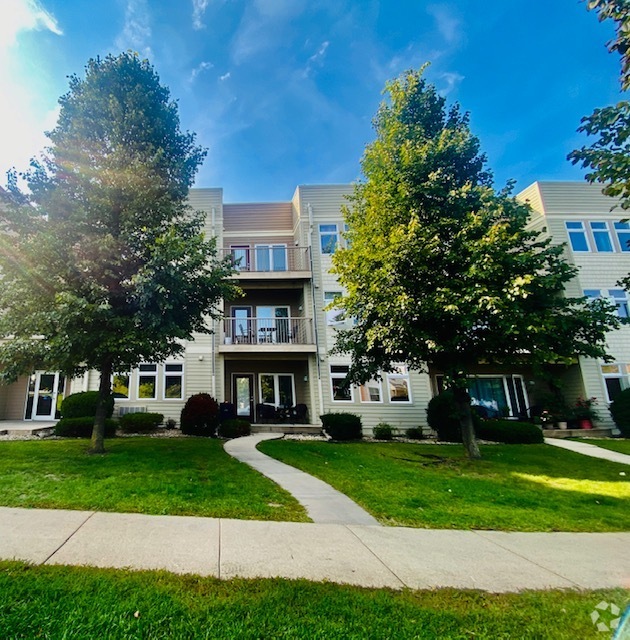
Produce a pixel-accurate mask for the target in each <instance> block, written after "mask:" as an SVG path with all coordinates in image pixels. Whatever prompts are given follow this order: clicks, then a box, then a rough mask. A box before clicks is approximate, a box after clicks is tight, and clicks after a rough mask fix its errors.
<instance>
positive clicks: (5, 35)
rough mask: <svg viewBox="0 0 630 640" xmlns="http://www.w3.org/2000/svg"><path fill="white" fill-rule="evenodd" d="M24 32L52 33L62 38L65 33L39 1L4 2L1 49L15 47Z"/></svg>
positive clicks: (19, 0) (0, 32) (13, 0)
mask: <svg viewBox="0 0 630 640" xmlns="http://www.w3.org/2000/svg"><path fill="white" fill-rule="evenodd" d="M22 31H51V32H52V33H54V34H56V35H58V36H61V35H63V31H62V30H61V28H60V27H59V23H58V22H57V20H56V19H55V17H54V16H53V15H52V14H51V13H49V12H48V11H46V9H44V7H42V5H41V4H40V3H39V2H38V1H37V0H3V2H2V20H0V49H2V50H3V52H4V50H5V49H6V48H7V47H11V46H13V45H14V44H15V43H16V41H17V37H18V35H19V34H20V32H22Z"/></svg>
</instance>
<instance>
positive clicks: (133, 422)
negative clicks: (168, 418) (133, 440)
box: [118, 412, 164, 433]
mask: <svg viewBox="0 0 630 640" xmlns="http://www.w3.org/2000/svg"><path fill="white" fill-rule="evenodd" d="M162 422H164V416H163V415H162V414H161V413H150V412H145V413H126V414H125V415H124V416H120V418H119V419H118V423H119V425H120V430H121V431H123V432H124V433H147V432H149V431H155V429H157V428H158V425H160V424H162Z"/></svg>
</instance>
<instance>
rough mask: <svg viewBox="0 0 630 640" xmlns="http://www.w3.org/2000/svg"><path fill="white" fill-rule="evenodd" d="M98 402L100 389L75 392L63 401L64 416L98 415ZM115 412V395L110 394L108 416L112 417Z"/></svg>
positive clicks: (82, 416)
mask: <svg viewBox="0 0 630 640" xmlns="http://www.w3.org/2000/svg"><path fill="white" fill-rule="evenodd" d="M97 403H98V391H81V392H80V393H73V394H72V395H69V396H68V397H67V398H64V400H63V402H62V403H61V416H62V418H85V417H86V416H90V417H92V418H93V417H94V416H95V415H96V405H97ZM113 413H114V396H112V395H110V396H109V400H108V402H107V417H108V418H111V417H112V414H113Z"/></svg>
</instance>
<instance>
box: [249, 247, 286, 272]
mask: <svg viewBox="0 0 630 640" xmlns="http://www.w3.org/2000/svg"><path fill="white" fill-rule="evenodd" d="M286 270H287V246H286V245H285V244H257V245H256V271H286Z"/></svg>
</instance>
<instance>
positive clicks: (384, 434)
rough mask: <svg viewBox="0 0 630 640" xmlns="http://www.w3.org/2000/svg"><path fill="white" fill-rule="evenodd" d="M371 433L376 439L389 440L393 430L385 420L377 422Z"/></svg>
mask: <svg viewBox="0 0 630 640" xmlns="http://www.w3.org/2000/svg"><path fill="white" fill-rule="evenodd" d="M372 435H373V436H374V437H375V438H376V439H377V440H391V439H392V438H393V436H394V430H393V429H392V427H391V425H389V424H387V423H386V422H379V423H378V424H377V425H376V426H375V427H374V429H373V430H372Z"/></svg>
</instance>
